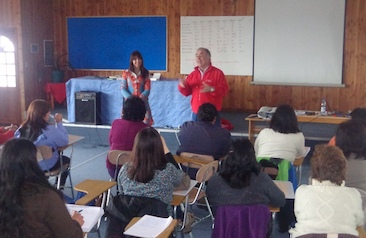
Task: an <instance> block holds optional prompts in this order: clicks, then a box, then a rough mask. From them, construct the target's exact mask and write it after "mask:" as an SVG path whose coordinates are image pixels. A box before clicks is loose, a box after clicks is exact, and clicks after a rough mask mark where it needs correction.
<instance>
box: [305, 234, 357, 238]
mask: <svg viewBox="0 0 366 238" xmlns="http://www.w3.org/2000/svg"><path fill="white" fill-rule="evenodd" d="M298 237H299V238H358V236H354V235H351V234H333V233H332V234H325V233H323V234H315V233H314V234H306V235H302V236H298Z"/></svg>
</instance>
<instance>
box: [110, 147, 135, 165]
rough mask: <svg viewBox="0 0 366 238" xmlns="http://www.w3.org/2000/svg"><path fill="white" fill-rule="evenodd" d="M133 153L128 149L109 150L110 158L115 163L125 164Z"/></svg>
mask: <svg viewBox="0 0 366 238" xmlns="http://www.w3.org/2000/svg"><path fill="white" fill-rule="evenodd" d="M130 155H131V151H128V150H110V151H109V152H108V156H107V157H108V160H109V162H111V163H112V164H114V165H120V166H121V165H123V164H125V163H126V162H127V161H128V160H129V158H130Z"/></svg>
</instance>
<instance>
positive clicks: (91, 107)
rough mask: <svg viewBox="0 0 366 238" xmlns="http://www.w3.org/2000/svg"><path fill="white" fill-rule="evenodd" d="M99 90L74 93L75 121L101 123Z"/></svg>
mask: <svg viewBox="0 0 366 238" xmlns="http://www.w3.org/2000/svg"><path fill="white" fill-rule="evenodd" d="M100 96H101V93H100V92H76V93H75V122H76V123H82V124H94V125H97V124H102V120H101V105H100Z"/></svg>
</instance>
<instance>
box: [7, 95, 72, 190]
mask: <svg viewBox="0 0 366 238" xmlns="http://www.w3.org/2000/svg"><path fill="white" fill-rule="evenodd" d="M50 110H51V105H50V104H49V102H47V101H45V100H42V99H36V100H34V101H33V102H31V104H30V105H29V107H28V110H27V117H26V119H25V121H24V122H23V123H22V124H21V126H20V127H19V129H18V130H17V131H16V132H15V134H14V137H16V138H24V139H27V140H30V141H32V142H33V143H34V144H35V145H36V146H39V145H46V146H49V147H52V149H53V153H52V157H51V158H44V159H45V160H41V161H40V162H39V163H38V164H39V166H40V168H41V169H42V170H43V171H47V170H56V169H59V168H60V166H61V164H60V163H59V161H60V159H62V162H63V164H67V163H70V158H68V157H66V156H62V158H60V155H59V153H58V150H57V148H59V147H62V146H66V145H67V143H68V142H69V138H68V135H67V131H66V129H65V127H64V126H63V125H62V114H59V113H56V114H55V118H54V119H55V123H54V124H49V123H48V120H49V119H50V113H51V112H50ZM67 175H68V171H65V172H64V173H63V174H62V175H61V181H60V185H61V186H63V185H64V184H65V181H66V178H67Z"/></svg>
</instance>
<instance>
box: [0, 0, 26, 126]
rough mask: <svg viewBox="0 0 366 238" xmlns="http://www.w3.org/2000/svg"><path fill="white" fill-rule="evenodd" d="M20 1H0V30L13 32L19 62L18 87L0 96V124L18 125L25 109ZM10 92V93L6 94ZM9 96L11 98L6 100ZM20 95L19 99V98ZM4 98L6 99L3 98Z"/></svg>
mask: <svg viewBox="0 0 366 238" xmlns="http://www.w3.org/2000/svg"><path fill="white" fill-rule="evenodd" d="M20 5H21V0H1V1H0V6H1V7H0V28H1V30H5V31H9V32H13V34H12V35H13V36H14V38H15V42H13V43H14V44H15V45H17V46H18V48H17V49H16V52H15V54H16V60H18V62H19V67H18V69H17V73H18V77H17V83H18V87H17V88H15V89H14V88H13V89H11V90H7V89H6V88H2V91H3V90H7V91H6V92H3V93H1V95H0V108H1V115H0V124H6V125H7V124H10V123H20V121H21V118H22V112H23V111H24V109H25V105H24V84H23V81H24V77H23V76H24V74H23V65H22V64H21V63H20V62H22V61H23V52H22V50H23V47H22V32H21V11H20ZM8 91H10V93H9V92H8ZM9 94H11V95H12V96H13V97H12V98H7V96H8V95H9ZM19 95H20V97H19ZM4 97H6V98H4Z"/></svg>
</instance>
